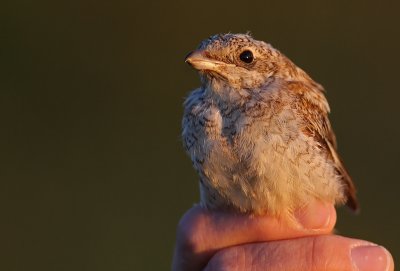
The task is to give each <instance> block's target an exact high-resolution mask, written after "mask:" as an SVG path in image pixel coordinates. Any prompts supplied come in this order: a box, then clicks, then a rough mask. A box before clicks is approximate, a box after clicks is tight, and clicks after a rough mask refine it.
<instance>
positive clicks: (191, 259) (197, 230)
mask: <svg viewBox="0 0 400 271" xmlns="http://www.w3.org/2000/svg"><path fill="white" fill-rule="evenodd" d="M295 217H296V220H297V221H298V225H297V226H293V224H291V223H285V222H284V221H283V220H280V219H279V218H277V217H271V216H268V215H266V216H262V217H260V216H247V215H240V214H230V213H227V212H216V211H208V210H206V209H204V208H202V207H201V206H198V205H197V206H194V207H193V208H191V209H190V210H189V211H188V212H186V214H185V215H184V216H183V217H182V219H181V221H180V223H179V225H178V230H177V240H176V247H175V253H174V258H173V266H172V270H173V271H189V270H190V271H200V270H204V271H214V270H218V271H221V270H222V271H223V270H233V271H239V270H252V271H257V270H273V271H274V270H298V271H302V270H341V271H347V270H349V271H350V270H359V271H368V270H374V271H380V270H382V271H387V270H388V271H390V270H394V263H393V259H392V256H391V255H390V253H389V252H388V251H387V250H386V249H385V248H383V247H381V246H378V245H376V244H373V243H371V242H368V241H364V240H358V239H351V238H346V237H342V236H338V235H333V234H331V232H332V230H333V228H334V225H335V223H336V210H335V208H334V206H333V205H331V204H324V203H321V202H312V203H310V204H309V205H308V206H307V207H304V208H303V209H300V210H297V211H296V212H295Z"/></svg>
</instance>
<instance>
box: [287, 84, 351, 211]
mask: <svg viewBox="0 0 400 271" xmlns="http://www.w3.org/2000/svg"><path fill="white" fill-rule="evenodd" d="M293 84H294V85H293V86H290V87H289V89H291V90H292V91H293V93H294V95H295V97H296V100H297V102H296V103H295V104H296V106H299V107H300V108H299V110H301V114H299V115H300V116H302V117H303V118H304V119H303V123H304V125H305V126H304V127H305V128H304V131H303V132H304V133H305V134H307V135H308V136H311V137H313V138H314V139H315V140H316V141H317V142H318V143H319V144H320V146H321V148H324V149H326V151H327V153H328V154H329V158H330V159H332V161H333V162H334V165H335V168H336V170H337V172H338V173H339V175H340V176H341V180H342V182H343V184H344V186H345V193H346V196H347V202H346V205H347V206H348V207H349V208H350V209H352V210H353V211H358V209H359V206H358V201H357V198H356V188H355V186H354V183H353V181H352V179H351V177H350V175H349V173H348V172H347V170H346V168H345V166H344V165H343V162H342V160H341V158H340V156H339V154H338V153H337V144H336V136H335V133H334V132H333V129H332V127H331V124H330V121H329V119H328V114H329V111H330V109H329V105H328V102H327V100H326V98H325V96H324V94H323V89H322V87H320V86H319V85H318V86H319V87H318V88H316V87H315V86H313V85H307V84H303V83H293Z"/></svg>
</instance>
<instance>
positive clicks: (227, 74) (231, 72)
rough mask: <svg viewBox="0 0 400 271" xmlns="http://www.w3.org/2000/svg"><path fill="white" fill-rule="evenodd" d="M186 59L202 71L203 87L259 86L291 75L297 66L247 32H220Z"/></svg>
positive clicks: (217, 88)
mask: <svg viewBox="0 0 400 271" xmlns="http://www.w3.org/2000/svg"><path fill="white" fill-rule="evenodd" d="M185 62H187V63H188V64H190V65H191V66H192V67H193V68H195V69H196V70H198V71H199V73H200V77H201V80H202V83H203V85H204V86H206V87H207V86H211V88H212V89H213V91H217V92H218V91H219V90H221V89H227V88H228V89H242V90H243V89H256V88H259V87H260V86H262V85H263V84H265V83H266V82H268V80H270V79H271V78H272V77H274V76H279V75H281V76H290V74H286V73H291V72H293V71H295V70H296V68H295V66H294V65H293V64H292V63H291V62H290V61H289V60H288V59H287V58H286V57H285V56H283V55H282V54H281V53H280V52H279V51H278V50H276V49H274V48H273V47H272V46H271V45H269V44H267V43H265V42H263V41H258V40H255V39H253V38H252V37H251V36H250V35H245V34H218V35H214V36H211V37H210V38H208V39H206V40H203V41H202V42H201V43H200V45H199V47H198V49H196V50H195V51H193V52H191V53H189V54H188V55H187V56H186V59H185Z"/></svg>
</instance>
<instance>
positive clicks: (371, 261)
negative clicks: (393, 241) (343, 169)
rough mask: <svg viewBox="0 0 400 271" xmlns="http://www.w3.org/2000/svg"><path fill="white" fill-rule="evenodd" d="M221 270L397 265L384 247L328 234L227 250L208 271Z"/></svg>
mask: <svg viewBox="0 0 400 271" xmlns="http://www.w3.org/2000/svg"><path fill="white" fill-rule="evenodd" d="M217 270H218V271H221V270H255V271H257V270H270V271H275V270H297V271H302V270H304V271H306V270H307V271H308V270H325V271H333V270H340V271H353V270H354V271H372V270H374V271H390V270H394V264H393V259H392V256H391V255H390V253H389V252H388V251H387V250H386V249H384V248H383V247H381V246H377V245H375V244H372V243H368V242H365V241H361V240H355V239H350V238H344V237H341V236H334V235H325V236H312V237H303V238H298V239H292V240H283V241H273V242H268V243H259V244H248V245H243V246H237V247H232V248H227V249H224V250H222V251H220V252H218V253H217V254H215V255H214V257H213V258H212V259H211V260H210V262H209V264H208V265H207V267H206V269H205V271H217Z"/></svg>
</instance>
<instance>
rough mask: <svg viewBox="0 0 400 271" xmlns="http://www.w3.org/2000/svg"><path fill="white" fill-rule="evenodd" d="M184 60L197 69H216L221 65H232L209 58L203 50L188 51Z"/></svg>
mask: <svg viewBox="0 0 400 271" xmlns="http://www.w3.org/2000/svg"><path fill="white" fill-rule="evenodd" d="M185 62H186V63H188V64H189V65H190V66H192V67H193V68H195V69H196V70H199V71H203V70H210V71H217V70H219V68H220V67H221V66H228V65H232V64H227V63H224V62H222V61H218V60H214V59H211V58H209V57H208V56H207V55H206V54H205V51H203V50H195V51H193V52H190V53H189V54H188V55H187V56H186V58H185Z"/></svg>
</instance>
